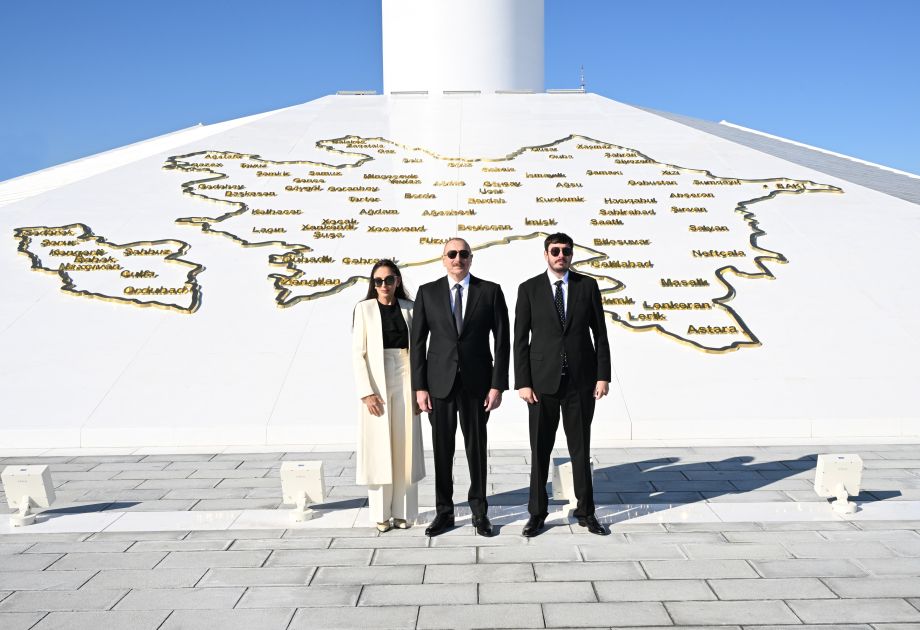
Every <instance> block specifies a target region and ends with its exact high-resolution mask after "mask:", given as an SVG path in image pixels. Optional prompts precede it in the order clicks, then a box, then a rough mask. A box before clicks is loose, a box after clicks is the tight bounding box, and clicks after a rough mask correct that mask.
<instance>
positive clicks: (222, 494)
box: [148, 488, 281, 500]
mask: <svg viewBox="0 0 920 630" xmlns="http://www.w3.org/2000/svg"><path fill="white" fill-rule="evenodd" d="M148 492H163V491H162V490H149V491H148ZM248 493H249V490H247V489H246V488H173V489H172V490H169V491H168V492H166V493H164V494H163V496H162V497H161V498H163V499H176V500H187V499H245V498H246V495H247V494H248ZM278 498H279V499H280V498H281V497H280V493H279V497H278Z"/></svg>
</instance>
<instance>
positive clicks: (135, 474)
mask: <svg viewBox="0 0 920 630" xmlns="http://www.w3.org/2000/svg"><path fill="white" fill-rule="evenodd" d="M190 474H191V471H190V470H123V471H122V472H120V473H117V474H116V475H115V476H114V477H113V479H140V480H146V479H185V478H186V477H188V476H189V475H190Z"/></svg>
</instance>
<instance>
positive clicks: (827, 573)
mask: <svg viewBox="0 0 920 630" xmlns="http://www.w3.org/2000/svg"><path fill="white" fill-rule="evenodd" d="M860 562H862V561H860ZM751 564H752V565H753V566H754V568H755V569H757V572H758V573H760V574H761V575H762V576H763V577H767V578H789V577H819V578H820V577H863V576H865V575H866V572H865V571H864V570H862V569H861V568H860V567H858V566H856V564H854V563H853V562H850V561H849V560H842V559H838V560H833V559H821V560H810V559H794V560H752V561H751Z"/></svg>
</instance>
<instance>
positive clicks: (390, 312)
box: [377, 300, 409, 348]
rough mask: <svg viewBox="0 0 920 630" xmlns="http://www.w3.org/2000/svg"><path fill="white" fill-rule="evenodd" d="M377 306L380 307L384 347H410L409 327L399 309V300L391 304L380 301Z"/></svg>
mask: <svg viewBox="0 0 920 630" xmlns="http://www.w3.org/2000/svg"><path fill="white" fill-rule="evenodd" d="M377 306H378V307H379V308H380V323H381V324H382V325H383V347H384V348H408V347H409V327H408V326H406V320H405V319H403V314H402V311H401V310H400V309H399V300H396V301H394V302H393V304H391V305H389V306H387V305H386V304H382V303H381V302H380V301H378V302H377Z"/></svg>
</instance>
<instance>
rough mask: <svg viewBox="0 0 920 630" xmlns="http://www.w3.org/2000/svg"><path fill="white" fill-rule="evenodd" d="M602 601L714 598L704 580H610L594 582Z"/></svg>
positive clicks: (703, 599)
mask: <svg viewBox="0 0 920 630" xmlns="http://www.w3.org/2000/svg"><path fill="white" fill-rule="evenodd" d="M594 588H595V590H596V591H597V596H598V598H599V599H600V601H602V602H658V601H705V600H712V599H716V596H715V594H714V593H713V592H712V590H711V589H710V588H709V586H707V585H706V581H705V580H610V581H604V582H601V581H597V582H594Z"/></svg>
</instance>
